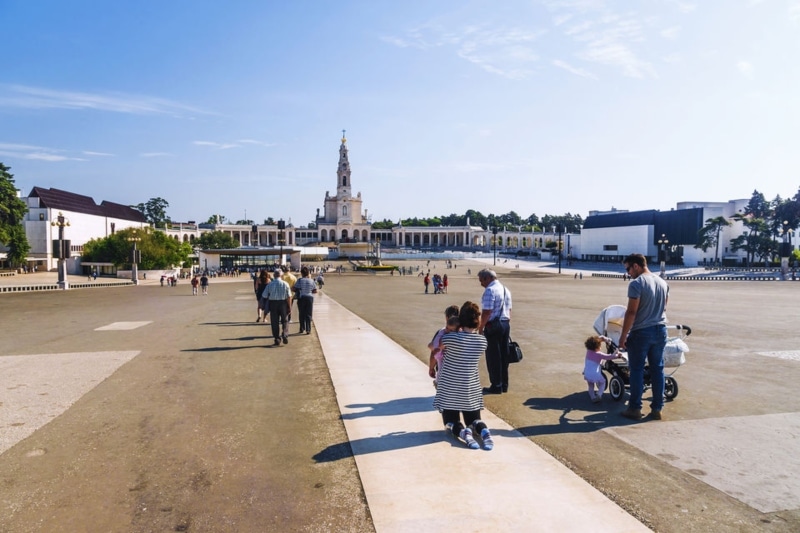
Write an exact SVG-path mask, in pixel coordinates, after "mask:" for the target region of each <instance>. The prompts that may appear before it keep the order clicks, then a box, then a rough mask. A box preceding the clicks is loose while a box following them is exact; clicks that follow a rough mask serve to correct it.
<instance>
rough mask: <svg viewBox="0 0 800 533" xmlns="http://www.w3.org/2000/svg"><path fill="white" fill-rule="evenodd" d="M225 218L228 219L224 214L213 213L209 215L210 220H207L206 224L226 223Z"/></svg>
mask: <svg viewBox="0 0 800 533" xmlns="http://www.w3.org/2000/svg"><path fill="white" fill-rule="evenodd" d="M225 220H227V218H225V216H224V215H211V216H210V217H208V220H206V224H224V223H225Z"/></svg>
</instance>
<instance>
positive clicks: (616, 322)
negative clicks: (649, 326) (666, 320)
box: [594, 305, 692, 401]
mask: <svg viewBox="0 0 800 533" xmlns="http://www.w3.org/2000/svg"><path fill="white" fill-rule="evenodd" d="M624 319H625V306H623V305H611V306H609V307H606V308H605V309H603V310H602V311H601V312H600V315H599V316H598V317H597V319H596V320H595V321H594V330H595V331H596V332H597V334H598V335H603V336H604V337H608V338H609V339H611V342H610V343H607V344H608V353H615V352H619V348H618V345H619V335H620V333H622V322H623V320H624ZM667 329H675V330H677V331H678V334H677V336H675V337H669V338H667V345H666V346H665V347H664V397H665V398H666V399H667V400H668V401H671V400H673V399H675V398H676V397H677V396H678V382H677V381H675V378H674V377H672V375H673V374H674V373H675V372H676V371H677V370H678V367H679V366H681V365H682V364H684V363H685V362H686V356H685V355H684V354H685V353H686V352H688V351H689V347H688V346H687V345H686V343H685V342H684V341H683V339H685V338H686V337H688V336H689V335H691V334H692V328H690V327H689V326H684V325H680V324H678V325H675V326H667ZM602 369H603V376H604V377H605V378H606V386H607V388H608V392H609V394H611V398H612V399H613V400H614V401H619V400H621V399H622V396H623V395H624V394H625V390H626V389H630V368H629V367H628V358H627V354H625V353H624V352H619V357H618V358H616V359H611V360H609V361H603V366H602ZM667 369H672V371H669V372H668V370H667ZM609 376H610V377H609ZM650 387H652V383H651V382H650V372H649V369H648V367H647V364H645V367H644V390H645V391H647V390H648V389H649V388H650Z"/></svg>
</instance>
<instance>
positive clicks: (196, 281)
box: [192, 275, 200, 296]
mask: <svg viewBox="0 0 800 533" xmlns="http://www.w3.org/2000/svg"><path fill="white" fill-rule="evenodd" d="M198 285H200V280H199V279H197V275H195V276H194V277H193V278H192V296H197V286H198Z"/></svg>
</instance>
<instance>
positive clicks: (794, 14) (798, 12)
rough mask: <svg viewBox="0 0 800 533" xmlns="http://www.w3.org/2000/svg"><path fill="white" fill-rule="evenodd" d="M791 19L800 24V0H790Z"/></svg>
mask: <svg viewBox="0 0 800 533" xmlns="http://www.w3.org/2000/svg"><path fill="white" fill-rule="evenodd" d="M788 10H789V20H791V21H792V22H794V23H795V24H800V0H791V1H790V2H789V7H788Z"/></svg>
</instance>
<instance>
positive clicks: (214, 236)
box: [194, 231, 239, 250]
mask: <svg viewBox="0 0 800 533" xmlns="http://www.w3.org/2000/svg"><path fill="white" fill-rule="evenodd" d="M194 245H195V246H196V247H197V248H200V249H201V250H226V249H230V248H238V247H239V243H238V242H237V241H236V239H234V238H233V237H231V236H230V234H228V233H225V232H224V231H208V232H206V233H203V234H202V235H200V237H198V238H197V239H195V240H194Z"/></svg>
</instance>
